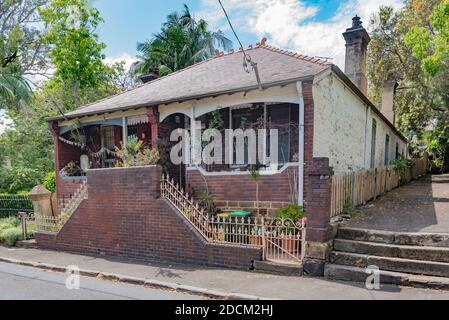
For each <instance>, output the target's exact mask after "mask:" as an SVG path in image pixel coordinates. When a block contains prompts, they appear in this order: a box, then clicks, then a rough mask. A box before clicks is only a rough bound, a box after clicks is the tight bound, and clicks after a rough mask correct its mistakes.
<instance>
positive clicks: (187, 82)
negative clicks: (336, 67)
mask: <svg viewBox="0 0 449 320" xmlns="http://www.w3.org/2000/svg"><path fill="white" fill-rule="evenodd" d="M245 52H246V53H247V54H249V55H250V56H251V58H252V60H253V61H254V62H256V63H257V65H258V70H259V74H260V79H261V82H262V85H266V86H270V85H275V84H278V83H286V82H288V81H291V82H294V81H295V80H297V79H302V78H308V77H313V76H314V75H316V74H318V73H320V72H322V71H323V70H325V69H327V68H329V67H330V66H331V65H332V64H331V63H328V62H327V61H325V60H321V59H317V58H313V57H307V56H305V55H301V54H297V53H294V52H290V51H287V50H281V49H278V48H274V47H272V46H268V45H266V44H265V42H264V41H263V42H262V43H258V45H257V46H255V47H254V48H252V47H250V48H248V49H245ZM257 85H258V84H257V81H256V77H255V74H254V72H251V73H247V72H245V70H244V69H243V52H242V51H235V52H234V51H231V52H229V53H221V52H218V51H217V54H216V55H215V57H213V58H211V59H208V60H206V61H203V62H200V63H197V64H195V65H192V66H190V67H187V68H185V69H183V70H179V71H177V72H174V73H172V74H169V75H168V76H165V77H161V78H159V79H156V80H154V81H151V82H149V83H146V84H143V85H141V86H139V87H137V88H134V89H131V90H128V91H125V92H123V93H120V94H117V95H114V96H111V97H108V98H106V99H103V100H100V101H97V102H94V103H92V104H89V105H87V106H84V107H81V108H79V109H77V110H75V111H72V112H70V113H67V114H66V117H68V118H74V117H78V116H84V115H91V114H100V113H105V112H111V111H116V110H126V109H130V108H135V107H141V106H149V105H156V104H164V103H170V102H176V101H185V100H189V99H193V98H200V97H207V96H213V95H217V94H222V93H227V92H237V91H243V90H249V89H253V88H257Z"/></svg>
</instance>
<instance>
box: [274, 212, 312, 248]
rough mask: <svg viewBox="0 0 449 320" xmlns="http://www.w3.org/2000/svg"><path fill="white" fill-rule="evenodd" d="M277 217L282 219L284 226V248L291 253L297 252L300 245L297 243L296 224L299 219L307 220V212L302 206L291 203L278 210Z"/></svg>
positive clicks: (302, 221)
mask: <svg viewBox="0 0 449 320" xmlns="http://www.w3.org/2000/svg"><path fill="white" fill-rule="evenodd" d="M277 218H278V219H280V220H281V221H282V225H283V226H284V227H283V228H282V233H283V237H282V249H283V250H285V251H286V252H290V253H294V252H296V250H297V249H298V248H299V246H298V245H296V243H295V241H297V235H296V227H295V224H296V223H298V222H299V221H301V223H304V222H305V219H306V212H305V211H304V209H303V207H302V206H300V205H298V204H295V203H290V204H288V205H286V206H284V207H282V208H280V209H279V210H278V211H277Z"/></svg>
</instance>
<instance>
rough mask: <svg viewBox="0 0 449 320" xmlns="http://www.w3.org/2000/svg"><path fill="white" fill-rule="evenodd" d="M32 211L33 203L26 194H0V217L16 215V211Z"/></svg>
mask: <svg viewBox="0 0 449 320" xmlns="http://www.w3.org/2000/svg"><path fill="white" fill-rule="evenodd" d="M19 211H23V212H32V211H33V203H32V202H31V200H30V198H29V197H28V196H24V195H11V196H10V195H8V196H1V195H0V218H1V217H6V216H9V215H16V214H17V212H19Z"/></svg>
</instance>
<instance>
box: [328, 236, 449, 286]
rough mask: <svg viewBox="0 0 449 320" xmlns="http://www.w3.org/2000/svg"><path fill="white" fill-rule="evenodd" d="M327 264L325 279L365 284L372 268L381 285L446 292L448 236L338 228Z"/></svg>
mask: <svg viewBox="0 0 449 320" xmlns="http://www.w3.org/2000/svg"><path fill="white" fill-rule="evenodd" d="M329 260H330V263H329V264H327V265H326V266H325V276H326V277H328V278H329V279H334V280H346V281H362V282H365V281H366V279H367V277H368V276H369V274H367V273H366V272H365V271H366V268H368V267H370V266H374V267H377V268H378V269H379V270H380V281H381V283H390V284H400V285H416V286H420V287H425V286H427V287H432V288H444V289H448V290H449V234H430V233H401V232H387V231H378V230H364V229H354V228H340V229H339V230H338V233H337V238H336V239H335V240H334V241H333V251H332V252H331V253H330V257H329Z"/></svg>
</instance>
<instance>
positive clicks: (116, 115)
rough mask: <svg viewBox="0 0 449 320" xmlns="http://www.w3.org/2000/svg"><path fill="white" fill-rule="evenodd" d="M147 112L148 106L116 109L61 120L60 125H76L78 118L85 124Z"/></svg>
mask: <svg viewBox="0 0 449 320" xmlns="http://www.w3.org/2000/svg"><path fill="white" fill-rule="evenodd" d="M144 114H146V108H139V109H135V110H127V111H116V112H112V113H104V114H100V115H94V116H85V117H81V118H77V119H71V120H62V121H59V126H60V127H70V126H72V125H74V124H75V123H76V122H77V121H78V120H79V121H81V123H83V124H85V123H86V124H87V123H89V122H96V121H104V120H110V119H121V118H123V117H131V116H140V115H144Z"/></svg>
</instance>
